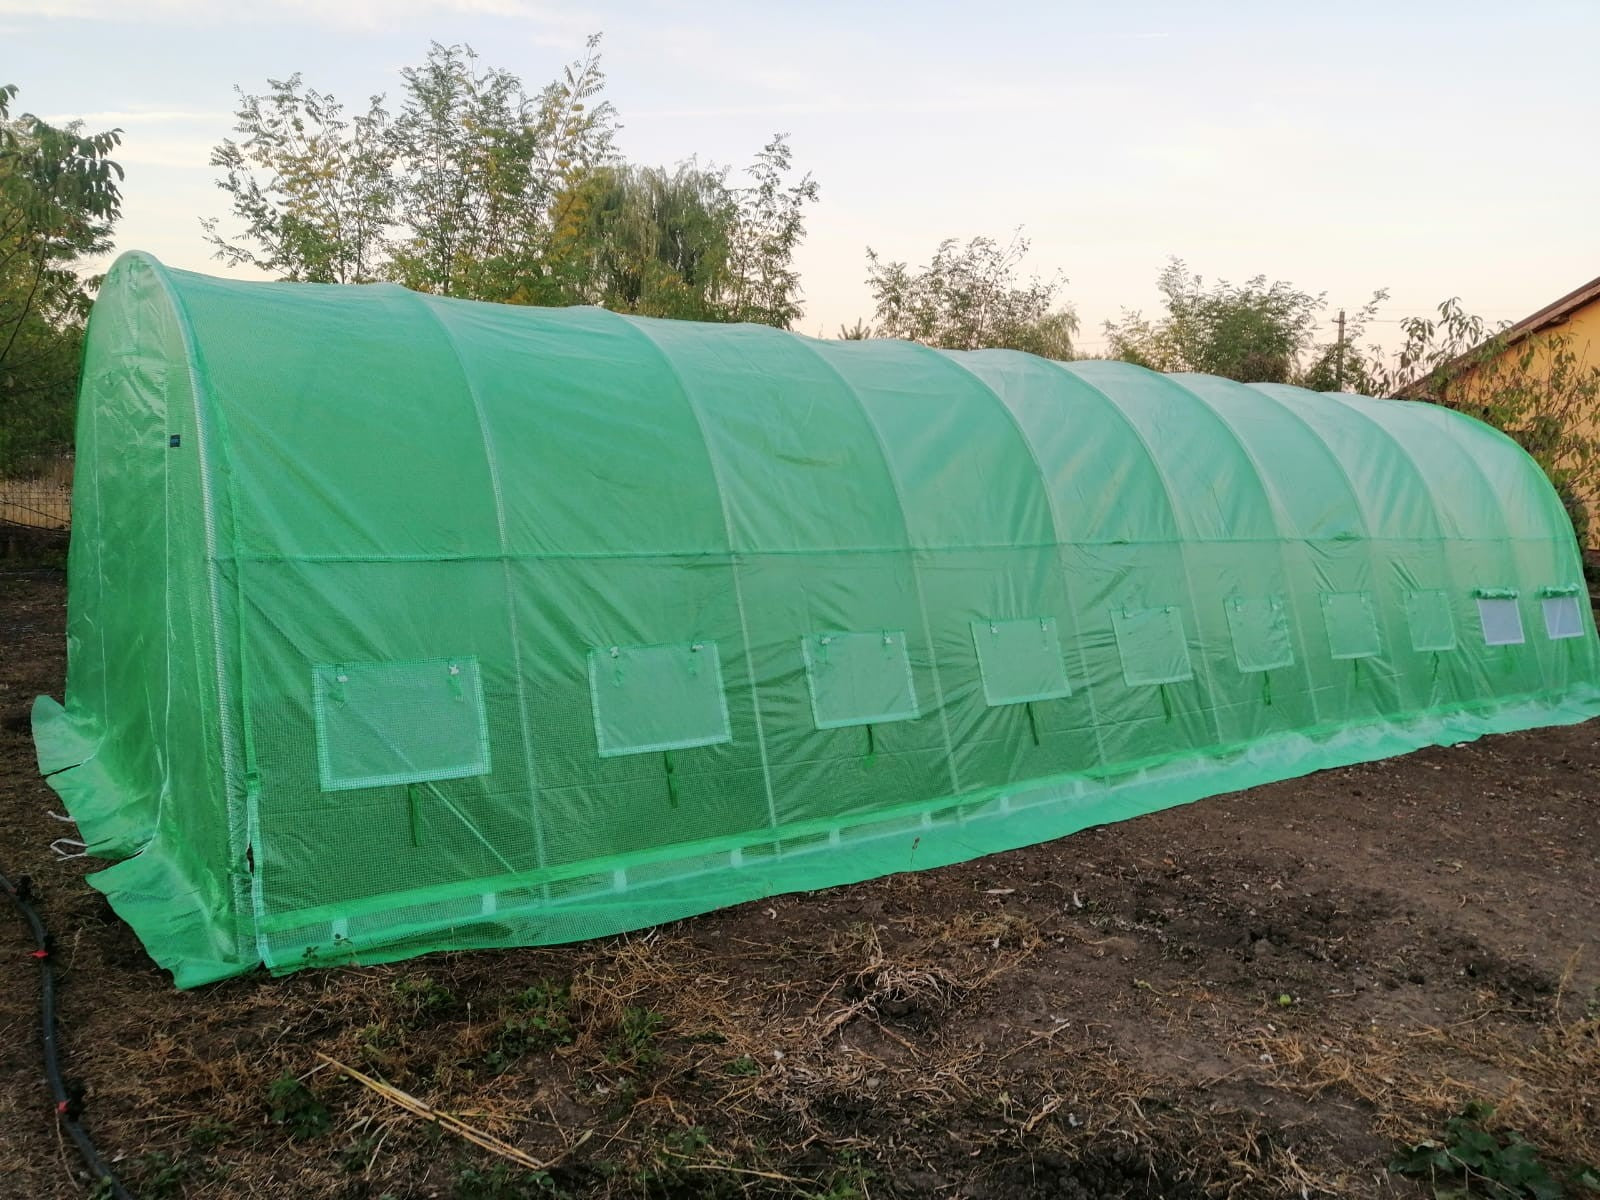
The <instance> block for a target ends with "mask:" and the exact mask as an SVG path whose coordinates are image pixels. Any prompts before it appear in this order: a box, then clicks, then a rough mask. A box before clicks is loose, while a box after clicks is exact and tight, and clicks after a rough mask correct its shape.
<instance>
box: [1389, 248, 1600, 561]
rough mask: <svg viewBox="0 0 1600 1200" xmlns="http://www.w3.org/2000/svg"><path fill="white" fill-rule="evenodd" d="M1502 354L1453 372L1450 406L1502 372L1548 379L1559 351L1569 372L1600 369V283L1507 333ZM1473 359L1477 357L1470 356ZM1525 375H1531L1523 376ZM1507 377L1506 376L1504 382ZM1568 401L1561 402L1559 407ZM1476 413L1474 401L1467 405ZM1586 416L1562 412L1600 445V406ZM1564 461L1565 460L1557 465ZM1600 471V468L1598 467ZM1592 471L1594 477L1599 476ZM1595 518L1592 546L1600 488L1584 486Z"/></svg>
mask: <svg viewBox="0 0 1600 1200" xmlns="http://www.w3.org/2000/svg"><path fill="white" fill-rule="evenodd" d="M1495 340H1496V343H1497V344H1498V345H1500V347H1501V348H1500V349H1499V351H1498V352H1497V353H1496V354H1495V355H1494V356H1493V357H1491V358H1488V359H1484V360H1483V361H1471V362H1469V363H1467V364H1466V365H1464V366H1462V367H1461V368H1459V369H1458V370H1457V371H1455V372H1453V373H1452V376H1451V378H1450V380H1449V382H1448V383H1446V384H1445V385H1444V387H1443V389H1442V391H1441V393H1439V395H1440V396H1441V398H1442V399H1443V400H1444V402H1445V403H1447V404H1449V403H1453V402H1457V403H1461V402H1464V401H1468V400H1469V398H1470V397H1471V395H1472V393H1473V390H1474V388H1473V383H1474V382H1475V381H1478V382H1485V383H1486V382H1487V380H1486V379H1484V378H1483V377H1484V376H1486V375H1490V374H1498V373H1499V372H1501V371H1506V372H1511V373H1516V374H1522V376H1523V378H1524V379H1531V380H1538V379H1540V378H1548V376H1549V373H1550V363H1551V357H1552V355H1553V354H1554V353H1555V352H1556V349H1557V347H1558V346H1559V347H1561V352H1562V353H1563V354H1566V353H1570V354H1571V355H1572V356H1573V358H1574V359H1575V362H1574V363H1573V364H1571V365H1572V366H1573V367H1575V368H1576V370H1575V371H1573V372H1571V373H1569V376H1568V378H1569V379H1570V378H1571V377H1572V375H1573V374H1582V373H1585V372H1586V371H1589V370H1600V279H1591V280H1590V281H1589V282H1588V283H1586V284H1584V285H1583V286H1582V287H1579V288H1577V289H1575V290H1573V291H1571V292H1569V293H1567V294H1566V295H1565V296H1562V297H1561V298H1560V299H1559V300H1556V301H1554V302H1553V303H1551V304H1547V305H1545V307H1543V308H1541V309H1540V310H1539V311H1538V312H1536V313H1533V314H1532V315H1531V316H1527V317H1524V318H1523V319H1522V320H1520V321H1518V322H1517V323H1516V324H1515V325H1512V326H1511V327H1510V328H1509V329H1507V330H1506V331H1505V332H1504V333H1502V334H1500V335H1498V336H1497V338H1496V339H1495ZM1465 357H1467V358H1473V356H1470V355H1469V356H1465ZM1524 372H1525V374H1523V373H1524ZM1502 378H1503V377H1502ZM1424 386H1426V385H1425V384H1424V385H1422V386H1419V387H1417V388H1416V389H1415V390H1413V389H1407V390H1406V392H1404V393H1402V394H1410V395H1416V396H1417V397H1418V398H1422V394H1423V387H1424ZM1562 395H1563V396H1564V397H1565V398H1566V399H1565V402H1566V403H1569V404H1571V403H1575V402H1576V401H1575V400H1574V399H1573V397H1574V392H1573V390H1572V389H1570V388H1567V389H1563V393H1562ZM1562 402H1563V401H1561V400H1559V399H1558V400H1557V403H1558V404H1559V403H1562ZM1462 407H1463V408H1467V409H1470V408H1471V407H1472V406H1471V404H1470V402H1466V403H1462ZM1584 408H1585V410H1586V411H1584V412H1582V413H1559V414H1557V415H1559V416H1562V417H1564V418H1565V417H1570V418H1572V419H1573V420H1574V421H1575V423H1576V425H1577V427H1578V428H1579V429H1581V430H1583V431H1584V433H1585V434H1586V435H1587V436H1588V437H1590V438H1594V439H1596V440H1597V441H1600V405H1596V404H1594V403H1585V404H1584ZM1557 461H1558V462H1559V461H1560V460H1557ZM1596 466H1597V467H1600V464H1597V465H1596ZM1596 473H1597V470H1596V468H1590V470H1589V471H1588V474H1590V475H1593V474H1596ZM1575 490H1576V491H1577V493H1578V495H1579V496H1580V498H1581V499H1582V501H1583V504H1584V508H1585V509H1586V510H1587V511H1588V514H1589V528H1588V536H1587V541H1588V543H1589V545H1590V546H1596V545H1600V489H1597V488H1596V487H1595V486H1593V484H1592V483H1587V482H1584V483H1580V484H1579V485H1578V486H1577V488H1576V489H1575Z"/></svg>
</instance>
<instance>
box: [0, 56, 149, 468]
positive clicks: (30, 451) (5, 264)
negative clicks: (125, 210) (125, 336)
mask: <svg viewBox="0 0 1600 1200" xmlns="http://www.w3.org/2000/svg"><path fill="white" fill-rule="evenodd" d="M16 95H17V89H16V88H15V87H14V86H10V85H7V86H3V87H0V474H18V473H26V472H28V471H30V470H33V469H36V468H37V467H38V466H40V465H42V463H43V461H44V460H45V458H46V456H48V455H49V454H50V453H52V452H54V451H55V450H57V449H60V448H62V447H65V446H67V445H69V444H70V443H71V440H72V402H73V396H74V393H75V391H76V388H77V378H78V357H79V350H80V347H81V344H82V334H83V322H84V320H85V318H86V317H87V316H88V311H89V303H90V299H91V296H92V293H93V289H94V283H95V281H94V280H92V279H87V278H85V277H84V276H83V275H81V274H80V273H79V271H80V268H81V266H82V264H83V262H84V260H85V259H86V258H88V257H90V256H93V255H97V254H104V253H106V252H107V251H108V250H110V248H111V232H112V227H113V226H114V225H115V223H116V220H117V217H118V216H119V215H120V213H121V207H122V195H121V191H120V186H119V185H120V183H121V181H122V168H121V167H120V166H118V165H117V163H115V162H114V161H112V159H111V157H110V156H111V153H112V152H113V151H114V150H115V149H116V147H117V146H118V145H119V144H120V142H121V131H120V130H114V129H113V130H108V131H106V132H103V133H92V134H91V133H85V132H84V131H83V129H82V127H81V126H80V125H79V124H78V123H76V122H74V123H72V124H69V125H66V126H60V127H58V126H54V125H50V124H48V123H47V122H45V121H42V120H40V119H39V118H38V117H36V116H33V115H32V114H29V113H23V114H21V115H20V116H18V117H17V118H15V119H13V118H12V117H11V110H10V106H11V102H12V101H13V100H14V99H15V98H16Z"/></svg>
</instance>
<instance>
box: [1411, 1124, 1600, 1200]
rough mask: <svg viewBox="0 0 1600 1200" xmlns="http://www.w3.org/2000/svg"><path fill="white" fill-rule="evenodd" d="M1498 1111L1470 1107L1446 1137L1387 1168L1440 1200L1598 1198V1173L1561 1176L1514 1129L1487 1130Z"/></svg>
mask: <svg viewBox="0 0 1600 1200" xmlns="http://www.w3.org/2000/svg"><path fill="white" fill-rule="evenodd" d="M1493 1117H1494V1106H1493V1105H1489V1104H1477V1103H1474V1104H1469V1105H1467V1107H1466V1108H1465V1109H1463V1110H1462V1111H1461V1112H1460V1113H1458V1114H1457V1115H1456V1116H1453V1117H1451V1118H1450V1119H1449V1120H1448V1121H1446V1122H1445V1125H1444V1135H1443V1137H1441V1138H1438V1139H1432V1138H1430V1139H1428V1140H1426V1141H1421V1142H1418V1143H1417V1144H1416V1145H1414V1146H1411V1147H1408V1148H1407V1149H1406V1150H1404V1151H1402V1152H1401V1153H1400V1154H1398V1155H1396V1156H1395V1158H1394V1160H1393V1161H1391V1162H1390V1163H1389V1170H1390V1171H1391V1172H1393V1173H1394V1174H1396V1175H1409V1176H1413V1177H1415V1178H1418V1179H1425V1180H1427V1182H1428V1184H1429V1186H1430V1187H1431V1188H1432V1189H1433V1194H1434V1196H1435V1197H1436V1198H1437V1200H1457V1198H1458V1197H1467V1196H1483V1197H1489V1198H1491V1200H1577V1197H1581V1196H1600V1172H1597V1171H1596V1170H1595V1169H1594V1168H1593V1167H1589V1166H1581V1165H1579V1166H1573V1167H1570V1168H1568V1169H1567V1170H1566V1171H1564V1172H1562V1173H1560V1174H1558V1173H1557V1170H1556V1169H1555V1168H1553V1167H1552V1165H1551V1164H1550V1163H1548V1162H1546V1161H1545V1159H1544V1158H1543V1156H1542V1155H1541V1154H1540V1153H1539V1149H1538V1147H1536V1146H1535V1145H1533V1143H1532V1142H1529V1141H1527V1140H1526V1139H1525V1138H1524V1137H1523V1136H1522V1135H1521V1134H1520V1133H1517V1132H1516V1131H1515V1130H1507V1131H1505V1132H1504V1133H1496V1132H1494V1131H1492V1130H1490V1129H1488V1128H1487V1125H1488V1122H1489V1121H1490V1120H1491V1119H1492V1118H1493Z"/></svg>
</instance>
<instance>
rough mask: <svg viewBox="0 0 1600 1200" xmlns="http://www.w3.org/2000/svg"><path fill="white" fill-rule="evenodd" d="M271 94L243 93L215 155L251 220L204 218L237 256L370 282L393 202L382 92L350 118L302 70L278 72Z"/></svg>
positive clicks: (298, 273)
mask: <svg viewBox="0 0 1600 1200" xmlns="http://www.w3.org/2000/svg"><path fill="white" fill-rule="evenodd" d="M267 86H268V87H269V89H270V90H269V91H268V92H267V94H265V95H262V96H250V95H246V94H245V93H244V92H243V91H242V90H241V89H238V88H236V89H234V90H235V91H237V92H238V95H239V109H238V113H237V114H236V115H237V125H236V130H237V132H238V133H239V134H240V135H241V136H242V138H243V139H244V140H243V141H234V140H233V139H232V138H229V139H226V140H224V141H223V142H222V143H221V144H220V145H218V146H217V147H216V149H214V150H213V151H212V152H211V165H212V166H214V167H220V168H222V170H223V171H224V172H225V174H224V175H223V177H222V178H221V179H220V180H218V182H217V186H218V187H219V188H221V189H222V190H223V191H225V192H227V193H228V195H229V197H230V198H231V200H232V205H231V207H232V209H233V215H234V216H235V217H236V218H238V220H239V221H240V222H241V223H242V224H243V226H244V232H243V233H242V234H241V235H239V236H238V237H234V238H229V237H225V236H223V235H222V234H220V233H219V232H218V231H217V229H218V223H217V221H216V220H214V219H212V220H202V221H201V226H202V227H203V228H204V229H205V232H206V240H207V241H208V242H210V243H211V245H212V246H213V247H214V248H215V250H216V257H218V258H220V259H221V260H222V261H223V262H225V263H227V264H228V265H229V266H252V267H255V268H257V269H258V270H261V271H267V272H271V273H272V274H275V275H278V276H281V277H282V278H284V279H293V280H303V281H309V282H312V283H366V282H368V281H371V280H374V279H379V278H382V277H383V274H384V271H385V269H386V266H387V262H388V258H387V254H388V227H389V221H390V216H391V211H392V207H393V203H394V181H393V179H392V178H391V175H390V170H391V167H392V165H393V162H394V145H393V141H392V138H391V135H390V128H389V114H388V112H387V111H386V110H385V109H384V107H383V97H382V96H374V97H372V98H371V100H370V101H369V102H368V104H367V111H366V112H365V113H363V114H361V115H360V116H357V117H353V118H347V117H346V116H345V111H344V106H343V105H342V104H340V103H339V102H338V101H337V100H335V99H334V98H333V97H332V96H331V95H328V94H326V93H323V92H319V91H317V90H316V89H315V88H311V87H307V86H305V84H304V83H303V82H302V81H301V78H300V76H299V75H298V74H295V75H291V76H290V77H289V78H288V79H282V80H279V79H269V80H268V81H267Z"/></svg>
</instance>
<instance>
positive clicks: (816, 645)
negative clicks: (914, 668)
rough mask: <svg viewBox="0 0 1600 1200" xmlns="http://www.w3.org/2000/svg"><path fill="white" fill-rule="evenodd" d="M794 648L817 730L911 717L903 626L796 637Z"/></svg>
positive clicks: (911, 687) (913, 710) (913, 699)
mask: <svg viewBox="0 0 1600 1200" xmlns="http://www.w3.org/2000/svg"><path fill="white" fill-rule="evenodd" d="M800 651H801V654H802V656H803V657H804V658H805V663H806V679H807V680H808V681H809V682H810V684H811V713H812V716H813V717H814V718H815V720H816V723H817V728H818V729H842V728H843V727H844V726H846V725H879V724H882V723H884V722H886V721H910V720H914V719H915V718H916V716H917V697H916V687H915V685H914V684H913V683H912V680H911V659H910V658H909V657H908V656H907V654H906V635H905V631H904V630H902V629H892V630H885V631H883V632H882V633H819V634H814V635H813V636H811V637H806V638H801V639H800Z"/></svg>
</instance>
